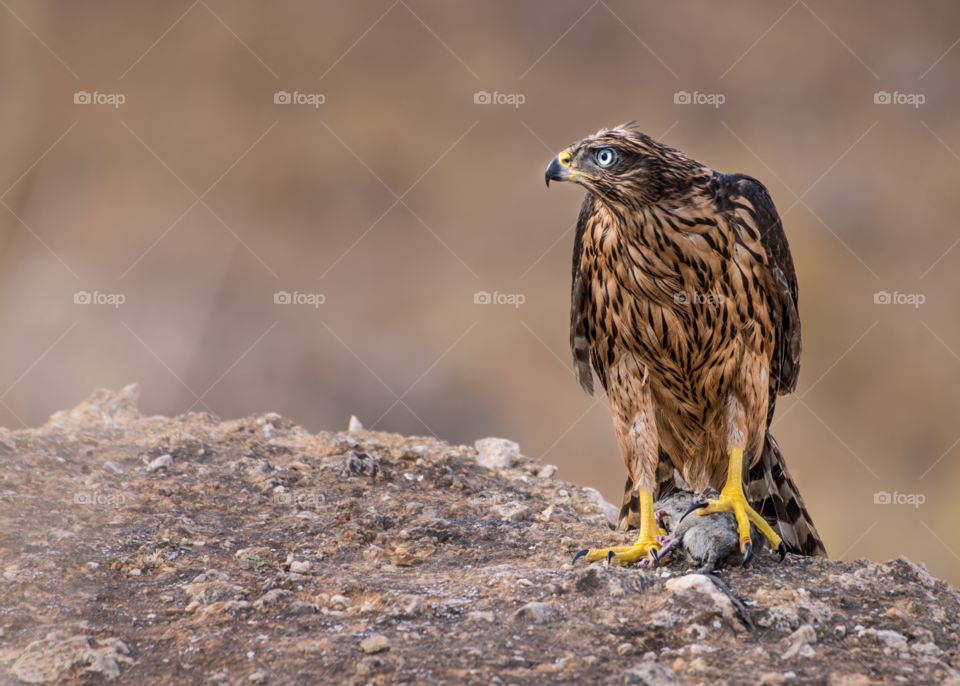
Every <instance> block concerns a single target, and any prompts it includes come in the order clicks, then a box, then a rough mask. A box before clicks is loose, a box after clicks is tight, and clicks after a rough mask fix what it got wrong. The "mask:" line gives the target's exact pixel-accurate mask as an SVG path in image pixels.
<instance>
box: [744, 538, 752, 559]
mask: <svg viewBox="0 0 960 686" xmlns="http://www.w3.org/2000/svg"><path fill="white" fill-rule="evenodd" d="M751 557H753V543H751V542H750V541H747V542H746V543H744V544H743V564H747V563H748V562H749V561H750V558H751Z"/></svg>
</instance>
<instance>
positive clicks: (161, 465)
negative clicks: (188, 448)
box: [147, 455, 173, 472]
mask: <svg viewBox="0 0 960 686" xmlns="http://www.w3.org/2000/svg"><path fill="white" fill-rule="evenodd" d="M172 464H173V456H172V455H161V456H160V457H158V458H157V459H155V460H154V461H153V462H151V463H150V464H148V465H147V471H148V472H155V471H157V470H158V469H166V468H167V467H169V466H170V465H172Z"/></svg>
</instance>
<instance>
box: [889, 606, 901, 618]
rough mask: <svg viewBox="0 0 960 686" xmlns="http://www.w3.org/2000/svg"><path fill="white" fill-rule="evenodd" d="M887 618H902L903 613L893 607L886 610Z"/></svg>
mask: <svg viewBox="0 0 960 686" xmlns="http://www.w3.org/2000/svg"><path fill="white" fill-rule="evenodd" d="M887 619H903V613H902V612H900V610H898V609H897V608H895V607H891V608H890V609H889V610H887Z"/></svg>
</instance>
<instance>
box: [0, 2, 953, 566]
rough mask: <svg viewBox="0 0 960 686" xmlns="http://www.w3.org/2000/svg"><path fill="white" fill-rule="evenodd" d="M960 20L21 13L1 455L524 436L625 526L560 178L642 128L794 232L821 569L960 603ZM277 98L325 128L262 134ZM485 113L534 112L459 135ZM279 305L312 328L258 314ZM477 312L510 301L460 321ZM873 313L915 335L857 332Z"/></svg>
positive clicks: (880, 328)
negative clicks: (744, 185) (575, 148)
mask: <svg viewBox="0 0 960 686" xmlns="http://www.w3.org/2000/svg"><path fill="white" fill-rule="evenodd" d="M958 19H960V12H958V10H957V8H956V6H955V5H952V4H949V3H946V2H944V3H925V4H923V5H921V6H918V5H916V4H907V3H892V2H886V3H884V2H846V3H843V4H842V5H838V4H837V3H826V2H807V1H804V2H798V3H791V2H766V3H758V2H757V3H748V2H740V3H722V4H720V3H709V2H677V3H655V2H649V3H634V2H630V3H626V2H620V1H617V0H603V2H597V3H593V4H591V2H590V1H589V0H587V1H585V2H549V3H548V2H515V1H513V0H511V1H508V2H473V3H466V2H451V1H449V0H447V1H445V2H423V1H421V0H404V2H396V3H392V2H391V1H390V0H385V1H384V2H369V3H311V4H310V5H309V6H305V5H304V4H302V3H269V4H268V3H250V2H231V3H225V2H222V0H206V1H205V2H198V3H196V4H191V3H190V2H189V0H187V1H186V2H171V3H120V2H116V3H96V2H88V3H82V4H80V3H71V4H67V3H60V4H56V3H48V2H26V1H25V0H10V1H9V2H7V6H6V7H0V89H2V91H0V92H2V97H0V122H2V128H0V160H2V164H0V193H3V195H2V196H0V200H2V202H3V203H4V205H5V206H6V207H4V206H0V260H2V263H0V316H2V322H3V327H2V331H0V346H2V347H0V349H2V352H3V357H2V359H3V364H2V365H0V394H2V396H0V400H2V403H3V404H2V405H0V423H2V424H3V425H5V426H9V427H19V426H23V425H28V426H35V425H38V424H40V423H42V422H44V421H45V419H46V418H47V416H49V415H50V414H51V413H52V412H54V411H56V410H58V409H61V408H65V407H69V406H72V405H74V404H75V403H77V402H78V401H80V400H81V399H83V398H84V397H86V396H87V395H88V394H89V393H90V391H91V390H92V389H93V388H95V387H108V388H113V389H118V388H119V387H121V386H123V385H124V384H126V383H129V382H131V381H138V382H139V383H140V384H141V385H142V387H143V397H142V400H141V410H142V411H144V412H145V413H151V414H153V413H162V414H167V415H176V414H179V413H182V412H185V411H187V410H188V409H189V408H191V407H193V409H195V410H204V409H209V410H210V411H212V412H214V413H216V414H217V415H219V416H222V417H236V416H244V415H247V414H250V413H254V412H265V411H276V412H280V413H282V414H284V415H286V416H289V417H291V418H292V419H294V420H295V421H297V422H298V423H300V424H302V425H304V426H305V427H307V428H308V429H310V430H312V431H317V430H321V429H344V428H345V427H346V424H347V419H348V418H349V416H350V414H352V413H353V414H356V415H358V416H359V417H360V419H361V420H362V421H363V422H364V423H365V424H366V425H367V426H370V425H373V424H374V423H376V428H378V429H384V430H390V431H397V432H402V433H405V434H419V435H428V434H431V433H434V434H436V435H437V436H439V437H441V438H443V439H447V440H450V441H451V442H454V443H468V442H473V441H474V440H476V439H478V438H482V437H485V436H491V435H493V436H503V437H509V438H512V439H514V440H517V441H518V442H519V443H520V445H521V447H522V450H523V452H524V454H526V455H529V456H531V457H535V458H542V459H543V461H544V462H546V463H554V464H557V465H559V466H560V472H559V475H560V476H562V477H564V478H566V479H569V480H572V481H576V482H579V483H582V484H585V485H592V486H595V487H597V488H599V489H600V490H601V491H602V492H603V494H604V495H605V496H606V497H607V498H608V499H610V500H614V501H616V500H617V499H618V497H619V494H620V489H621V488H622V479H623V473H624V470H623V467H622V464H621V462H620V458H619V454H618V451H617V448H616V445H615V443H614V440H613V432H612V429H611V425H610V418H609V415H608V410H607V409H606V407H605V406H604V404H603V403H602V402H598V400H596V399H591V398H588V397H586V396H585V395H583V394H582V392H581V391H580V390H579V388H578V385H577V383H576V382H575V380H574V378H573V376H572V373H571V365H570V355H569V351H568V347H567V336H568V312H569V311H568V308H569V285H570V284H569V278H570V276H569V268H570V253H571V247H572V242H573V233H572V230H571V229H572V225H573V223H574V221H575V220H576V214H577V209H578V207H579V204H580V201H581V198H582V193H581V192H580V191H579V189H577V188H574V187H571V186H565V185H558V186H557V187H552V188H550V189H549V190H548V189H547V188H545V186H544V181H543V171H544V169H545V167H546V165H547V163H548V162H549V160H550V158H551V157H552V156H553V155H554V154H556V153H557V152H559V151H560V150H562V149H563V148H565V147H566V146H567V145H569V144H570V143H572V142H574V141H576V140H578V139H580V138H583V137H584V136H586V135H589V134H592V133H594V132H595V131H597V130H598V129H600V128H602V127H606V126H614V125H617V124H620V123H623V122H625V121H629V120H631V119H637V120H638V121H639V125H640V128H641V129H642V130H644V131H646V132H647V133H649V134H651V135H653V136H655V137H658V138H659V137H663V140H664V141H665V142H667V143H668V144H670V145H673V146H676V147H678V148H680V149H681V150H684V151H685V152H687V153H689V154H690V155H692V156H694V157H696V158H697V159H699V160H701V161H703V162H705V163H707V164H709V165H711V166H713V167H715V168H717V169H720V170H722V171H739V172H745V173H749V174H752V175H754V176H757V177H758V178H760V179H761V180H763V181H764V183H766V184H767V185H768V187H769V188H770V190H771V192H772V194H773V197H774V200H775V201H776V203H777V205H778V207H779V208H780V211H781V213H782V214H784V216H785V224H786V227H787V231H788V235H789V237H790V241H791V245H792V247H793V253H794V257H795V260H796V263H797V268H798V272H799V278H800V285H801V314H802V317H803V326H804V360H803V372H802V374H801V377H800V386H799V389H798V393H797V396H795V397H789V398H784V399H782V400H781V402H780V405H779V407H778V416H777V420H776V421H777V424H776V429H775V434H776V436H777V438H778V440H779V442H780V445H781V447H782V448H783V450H784V452H785V453H786V455H787V457H788V461H789V463H790V465H791V469H792V470H793V473H794V476H795V478H796V479H797V481H798V483H799V485H800V487H801V489H802V492H803V494H804V495H805V497H806V500H807V504H808V506H809V507H810V509H811V511H812V513H813V515H814V518H815V521H816V522H817V524H818V526H819V528H820V531H821V533H822V535H823V538H824V540H825V542H826V544H827V548H828V550H829V551H830V552H831V554H832V555H833V556H835V557H840V556H843V557H844V559H852V558H857V557H862V556H865V557H869V558H871V559H875V560H883V559H887V558H890V557H896V556H898V555H900V554H906V555H907V556H909V557H910V558H911V559H912V560H923V561H925V562H927V563H928V565H929V566H930V568H931V570H932V571H933V572H934V573H935V574H936V575H938V576H940V577H944V578H946V579H949V580H950V581H952V582H953V583H958V582H960V557H958V556H957V553H956V552H954V551H958V550H960V528H958V526H957V524H956V522H957V519H958V518H957V507H956V501H955V500H954V498H953V496H952V493H953V492H954V491H955V490H956V489H955V487H954V485H955V484H956V481H957V478H958V475H960V468H958V461H957V457H958V454H960V448H958V447H955V446H956V442H957V440H958V438H960V425H958V422H957V421H956V418H957V409H956V408H957V400H958V396H960V391H958V390H957V381H958V380H960V357H958V353H960V317H958V308H957V305H956V303H957V294H958V293H957V291H958V286H960V284H958V279H957V277H956V268H957V265H958V264H960V248H957V249H955V250H950V248H951V247H952V246H953V245H954V243H955V242H956V241H957V240H958V238H960V224H958V221H957V217H958V216H960V215H958V212H957V204H958V200H957V197H956V191H955V189H956V187H957V180H958V178H960V158H958V157H957V155H956V154H954V152H952V151H960V120H958V118H957V116H956V110H957V106H958V104H960V102H958V95H960V92H958V88H957V85H956V84H957V75H958V72H960V47H958V48H956V49H953V50H949V49H950V48H951V46H952V45H953V44H954V43H955V41H957V39H958V38H960V21H958ZM171 26H172V28H171ZM371 26H372V28H371ZM28 27H29V28H28ZM168 29H169V31H168ZM368 30H369V31H368ZM165 32H166V33H165ZM365 32H367V33H365ZM34 34H35V35H34ZM151 46H153V47H152V48H151ZM944 53H946V55H945V56H944ZM941 57H942V59H940V61H939V62H937V60H938V59H939V58H941ZM935 63H936V64H935ZM934 64H935V66H932V65H934ZM931 66H932V68H931ZM921 77H922V78H921ZM80 90H85V91H88V92H91V93H92V92H94V91H98V92H100V93H122V94H123V95H124V97H125V99H126V101H125V103H124V104H123V105H121V106H120V107H119V108H114V107H109V106H106V105H77V104H74V102H73V94H74V93H76V92H78V91H80ZM281 90H285V91H289V92H293V91H299V92H301V93H322V94H323V95H324V97H325V103H324V104H323V105H321V106H320V107H319V108H313V107H310V106H306V105H276V104H274V101H273V94H274V93H275V92H278V91H281ZM481 90H485V91H488V92H491V93H492V92H494V91H498V92H500V93H509V94H522V95H523V96H524V98H525V102H524V104H523V105H522V106H520V107H519V108H514V107H508V106H505V105H476V104H474V98H473V96H474V93H476V92H478V91H481ZM681 90H683V91H687V92H691V93H692V92H694V91H697V92H700V93H720V94H723V95H724V97H725V102H724V104H723V105H722V106H720V107H719V108H712V107H708V106H704V105H701V106H697V105H677V104H674V93H676V92H678V91H681ZM881 90H884V91H888V92H891V93H892V92H894V91H898V92H900V93H910V94H914V93H920V94H923V95H924V97H925V100H926V101H925V103H924V104H923V105H921V106H920V107H919V108H915V107H910V106H907V105H877V104H874V93H876V92H878V91H881ZM938 139H939V140H938ZM151 151H152V152H151ZM41 156H43V157H42V159H41ZM241 158H242V159H241ZM38 159H39V161H38ZM238 160H239V161H238ZM235 163H236V164H235ZM234 164H235V166H232V165H234ZM31 165H33V166H31ZM434 165H435V166H434ZM225 172H226V174H225ZM224 174H225V175H224ZM21 175H23V176H22V178H21ZM221 176H222V178H221ZM421 177H422V178H421ZM218 179H219V182H218ZM215 182H216V185H215V186H214V184H215ZM211 186H213V188H212V190H210V192H209V194H208V195H205V196H204V193H205V192H206V191H207V190H208V189H209V188H211ZM411 187H412V190H410V191H409V193H408V194H406V195H404V193H406V192H407V190H408V189H410V188H411ZM8 188H9V190H7V189H8ZM191 191H192V192H191ZM193 193H195V194H196V195H197V196H202V197H203V203H205V205H206V206H205V205H204V204H199V203H198V204H196V205H195V206H194V207H193V208H192V209H190V207H191V205H193V204H194V203H195V202H196V197H195V196H194V195H193ZM394 193H396V196H401V197H402V203H396V201H397V198H396V196H395V195H394ZM798 196H799V197H802V202H799V203H798V200H797V198H798ZM395 203H396V204H395ZM208 208H209V209H208ZM188 210H189V211H188ZM184 213H186V214H184ZM18 218H19V219H18ZM178 219H179V221H178ZM28 227H29V228H28ZM171 227H172V228H171ZM151 246H153V247H151ZM938 260H939V261H938ZM934 264H935V265H936V266H933V265H934ZM932 266H933V268H932V269H931V267H932ZM928 270H929V271H928ZM80 290H85V291H88V292H90V293H93V292H94V291H98V292H100V293H120V294H123V295H124V297H125V303H124V304H123V305H122V306H121V307H119V308H109V307H107V306H96V305H76V304H74V301H73V294H74V293H76V292H78V291H80ZM280 290H286V291H289V292H293V291H299V292H301V293H303V292H306V293H320V294H323V295H324V296H325V298H326V301H325V303H324V304H323V305H322V306H320V307H319V308H311V307H307V306H295V305H286V306H281V305H275V304H274V302H273V294H274V293H275V292H278V291H280ZM480 290H485V291H488V292H491V293H492V292H494V291H498V292H500V293H510V294H514V293H520V294H523V295H524V297H525V302H524V304H523V305H522V306H520V307H519V308H511V307H507V306H493V305H488V306H480V305H475V304H474V302H473V294H474V293H475V292H477V291H480ZM881 290H883V291H888V292H890V293H893V292H894V291H898V292H900V293H909V294H918V293H919V294H923V295H924V296H925V302H924V304H923V305H921V306H920V307H919V308H915V307H909V306H906V305H885V306H881V305H876V304H874V293H876V292H878V291H881ZM8 389H9V390H8ZM190 389H192V390H190ZM196 396H202V398H203V402H202V403H197V402H196V400H197V397H196ZM398 396H399V397H401V398H402V403H397V397H398ZM391 408H392V409H391ZM378 420H379V421H378ZM938 460H939V461H938ZM0 468H2V465H0ZM881 490H883V491H887V492H890V493H893V492H894V491H897V492H899V493H908V494H923V495H924V497H925V502H924V504H923V505H922V506H920V507H919V508H915V507H908V506H904V505H899V506H897V505H877V504H875V503H874V494H875V493H876V492H878V491H881Z"/></svg>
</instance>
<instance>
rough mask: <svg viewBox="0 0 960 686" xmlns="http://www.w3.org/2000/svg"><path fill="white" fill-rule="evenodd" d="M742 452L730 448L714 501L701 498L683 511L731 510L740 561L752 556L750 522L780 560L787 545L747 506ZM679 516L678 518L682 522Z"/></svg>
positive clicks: (711, 511) (699, 512) (710, 512)
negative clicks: (717, 494)
mask: <svg viewBox="0 0 960 686" xmlns="http://www.w3.org/2000/svg"><path fill="white" fill-rule="evenodd" d="M742 470H743V451H742V450H741V449H740V448H734V449H733V451H732V453H731V454H730V468H729V470H728V471H727V483H726V485H725V486H724V487H723V490H721V491H720V496H719V497H718V498H717V499H715V500H705V501H703V502H700V503H694V504H693V505H691V506H690V507H689V508H688V509H687V511H686V512H685V513H684V514H683V517H686V516H687V515H688V514H690V513H691V512H693V511H694V510H697V511H698V514H700V515H708V514H712V513H714V512H732V513H733V516H734V517H736V519H737V531H738V533H739V534H740V552H742V553H743V562H744V564H746V563H747V562H748V561H749V560H750V557H751V556H752V555H753V542H752V541H751V540H750V525H751V524H753V525H754V526H755V527H757V529H758V530H759V531H760V533H762V534H763V535H764V537H765V538H766V539H767V542H768V543H769V544H770V547H771V548H773V549H774V550H777V551H778V552H779V553H780V561H781V562H783V558H784V557H786V555H787V546H786V545H785V544H784V542H783V541H782V540H780V537H779V536H777V534H776V532H775V531H774V530H773V529H772V528H770V525H769V524H767V520H765V519H764V518H763V517H761V516H760V514H759V513H758V512H757V511H756V510H754V509H753V508H752V507H750V505H749V503H747V498H746V496H745V495H744V493H743V480H742V479H743V476H742V474H743V472H742ZM683 517H681V518H680V520H681V521H683Z"/></svg>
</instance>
